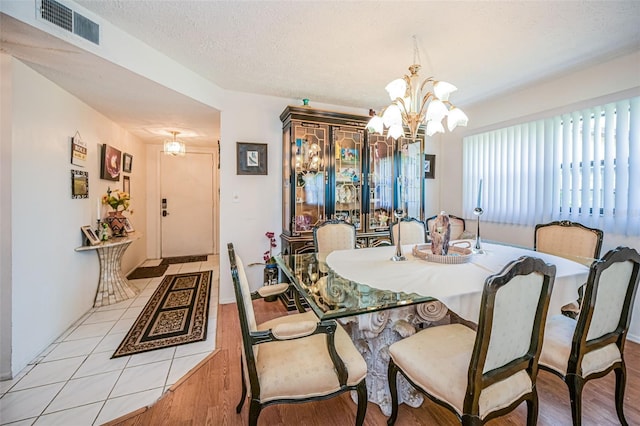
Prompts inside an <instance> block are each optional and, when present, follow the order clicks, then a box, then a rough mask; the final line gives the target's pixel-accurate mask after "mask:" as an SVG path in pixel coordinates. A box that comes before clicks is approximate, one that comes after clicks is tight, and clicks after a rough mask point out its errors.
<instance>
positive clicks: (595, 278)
mask: <svg viewBox="0 0 640 426" xmlns="http://www.w3.org/2000/svg"><path fill="white" fill-rule="evenodd" d="M639 271H640V254H638V252H637V251H636V250H635V249H632V248H628V247H618V248H616V249H614V250H611V251H609V252H608V253H607V254H605V255H604V257H603V258H602V260H600V261H597V262H594V263H593V264H592V265H591V269H590V271H589V278H588V280H587V284H586V287H585V291H584V297H583V304H582V310H581V314H580V316H579V317H578V320H577V323H576V329H575V333H574V336H573V344H572V353H571V355H570V357H569V366H570V367H569V370H571V366H572V365H573V366H574V367H577V366H580V365H581V361H582V358H583V357H584V355H585V354H586V353H588V352H591V351H594V350H597V349H600V348H603V347H604V346H607V345H610V344H612V343H614V344H615V345H616V346H617V347H618V350H619V353H620V354H622V351H623V350H624V342H625V338H626V334H627V330H628V329H629V322H630V320H631V311H632V309H631V307H632V306H633V300H634V298H635V294H636V291H637V289H638V281H639V280H640V274H639Z"/></svg>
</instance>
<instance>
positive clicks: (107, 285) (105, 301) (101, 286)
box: [75, 232, 142, 308]
mask: <svg viewBox="0 0 640 426" xmlns="http://www.w3.org/2000/svg"><path fill="white" fill-rule="evenodd" d="M141 236H142V235H141V234H140V233H138V232H132V233H130V234H129V235H127V236H126V237H117V238H112V239H110V240H108V241H104V242H101V243H100V244H96V245H94V246H82V247H78V248H76V249H75V250H76V251H87V250H95V251H96V253H97V254H98V259H99V260H100V280H99V281H98V290H97V292H96V300H95V302H94V303H93V306H94V307H96V308H97V307H99V306H106V305H111V304H112V303H117V302H121V301H123V300H126V299H129V298H131V297H133V296H135V295H137V294H138V290H137V289H136V288H135V287H133V286H131V285H130V284H129V281H128V280H127V278H126V277H125V276H124V274H123V273H122V269H121V265H120V262H121V261H122V256H123V255H124V252H125V251H126V250H127V248H128V247H129V245H131V243H132V242H134V241H135V240H137V239H139V238H140V237H141Z"/></svg>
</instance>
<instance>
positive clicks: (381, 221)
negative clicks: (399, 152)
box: [367, 134, 395, 231]
mask: <svg viewBox="0 0 640 426" xmlns="http://www.w3.org/2000/svg"><path fill="white" fill-rule="evenodd" d="M368 150H369V174H368V184H369V185H368V186H369V215H368V224H367V230H369V231H384V230H387V229H389V224H390V223H391V222H393V220H394V219H393V192H394V188H395V186H394V175H395V173H394V170H393V168H394V151H395V143H394V140H393V139H391V138H388V139H387V138H385V137H384V136H382V135H373V134H369V143H368Z"/></svg>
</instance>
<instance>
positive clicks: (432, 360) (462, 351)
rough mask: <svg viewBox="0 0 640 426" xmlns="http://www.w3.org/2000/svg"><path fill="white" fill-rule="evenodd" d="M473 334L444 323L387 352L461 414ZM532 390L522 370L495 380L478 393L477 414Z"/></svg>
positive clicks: (396, 344)
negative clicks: (503, 378) (497, 380)
mask: <svg viewBox="0 0 640 426" xmlns="http://www.w3.org/2000/svg"><path fill="white" fill-rule="evenodd" d="M475 338H476V333H475V332H474V331H473V330H471V329H470V328H468V327H466V326H464V325H461V324H452V325H443V326H438V327H432V328H428V329H425V330H422V331H420V332H419V333H417V334H415V335H413V336H411V337H408V338H406V339H404V340H401V341H399V342H396V343H394V344H393V345H391V346H390V347H389V353H390V355H391V358H392V359H393V361H394V362H395V363H396V365H397V366H398V367H400V368H401V369H402V370H403V371H404V372H405V373H406V375H407V376H408V377H409V378H410V379H411V380H412V381H413V382H414V383H415V384H417V385H418V386H420V387H422V388H423V389H424V390H425V391H427V392H428V393H430V394H431V395H433V396H435V397H436V398H438V399H440V400H442V401H445V402H447V403H449V404H450V405H451V406H452V407H453V408H454V409H455V410H456V411H457V413H458V414H459V415H462V408H463V403H464V397H465V392H466V390H467V373H468V371H469V363H470V360H471V354H472V351H473V345H474V342H475ZM531 390H532V384H531V380H530V379H529V376H528V375H527V373H526V371H525V370H522V371H519V372H518V373H516V374H514V375H512V376H510V377H508V378H507V379H505V380H502V381H500V382H498V383H494V384H493V385H491V386H489V387H487V388H486V389H484V390H483V392H482V394H481V395H480V399H479V411H480V412H479V415H480V418H484V417H485V416H486V414H488V413H491V412H493V411H495V410H498V409H501V408H504V407H507V406H508V405H509V404H511V403H512V402H513V401H515V400H516V399H518V398H519V397H521V396H522V395H525V394H526V393H528V392H531Z"/></svg>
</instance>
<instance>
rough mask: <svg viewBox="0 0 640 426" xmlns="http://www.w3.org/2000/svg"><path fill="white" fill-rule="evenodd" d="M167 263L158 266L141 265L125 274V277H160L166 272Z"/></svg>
mask: <svg viewBox="0 0 640 426" xmlns="http://www.w3.org/2000/svg"><path fill="white" fill-rule="evenodd" d="M168 267H169V265H168V264H164V265H163V264H160V265H158V266H141V267H139V268H136V269H134V270H133V272H132V273H130V274H129V275H127V279H130V280H139V279H141V278H155V277H161V276H163V275H164V273H165V272H167V268H168Z"/></svg>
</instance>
